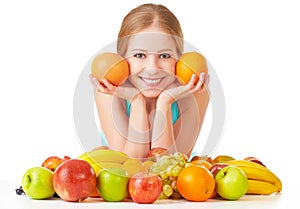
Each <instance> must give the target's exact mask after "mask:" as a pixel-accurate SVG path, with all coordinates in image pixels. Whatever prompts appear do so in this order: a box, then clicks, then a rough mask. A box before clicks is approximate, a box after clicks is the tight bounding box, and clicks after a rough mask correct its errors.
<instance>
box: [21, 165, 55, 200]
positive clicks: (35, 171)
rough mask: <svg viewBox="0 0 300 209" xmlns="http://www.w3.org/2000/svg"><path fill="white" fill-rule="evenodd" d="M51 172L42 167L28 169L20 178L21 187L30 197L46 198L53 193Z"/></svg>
mask: <svg viewBox="0 0 300 209" xmlns="http://www.w3.org/2000/svg"><path fill="white" fill-rule="evenodd" d="M52 178H53V172H52V171H50V170H49V169H47V168H44V167H33V168H30V169H28V170H27V171H26V172H25V174H24V175H23V178H22V187H23V190H24V192H25V194H26V195H28V196H29V197H31V198H32V199H38V200H41V199H47V198H49V197H52V195H53V194H54V193H55V192H54V189H53V185H52Z"/></svg>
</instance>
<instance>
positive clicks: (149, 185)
mask: <svg viewBox="0 0 300 209" xmlns="http://www.w3.org/2000/svg"><path fill="white" fill-rule="evenodd" d="M128 192H129V195H130V197H131V199H132V200H133V201H134V202H136V203H144V204H150V203H153V202H155V201H156V200H157V199H158V198H159V196H160V194H161V192H162V180H161V178H160V177H159V176H157V175H155V174H149V173H146V172H140V173H136V174H134V175H133V176H132V177H130V179H129V182H128Z"/></svg>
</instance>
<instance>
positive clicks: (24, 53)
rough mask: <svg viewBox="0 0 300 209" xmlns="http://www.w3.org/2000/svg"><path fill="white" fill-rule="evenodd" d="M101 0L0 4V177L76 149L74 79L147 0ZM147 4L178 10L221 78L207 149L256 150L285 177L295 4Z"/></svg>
mask: <svg viewBox="0 0 300 209" xmlns="http://www.w3.org/2000/svg"><path fill="white" fill-rule="evenodd" d="M103 2H104V1H99V0H95V1H91V0H87V1H78V0H72V1H69V0H67V1H61V0H51V1H40V0H36V1H33V0H26V1H21V0H20V1H16V0H11V1H6V2H4V1H1V2H0V23H1V24H0V27H1V32H0V72H1V75H0V93H1V94H0V96H1V103H0V104H1V106H0V107H1V108H0V139H1V151H0V155H1V156H0V159H1V173H0V178H1V179H14V180H16V179H17V180H21V177H22V175H23V173H24V172H25V171H26V170H27V169H28V168H30V167H33V166H39V165H40V164H41V163H42V161H43V160H44V159H45V158H47V157H49V156H51V155H57V156H64V155H69V156H70V157H77V156H78V155H80V154H81V153H82V151H83V150H82V148H81V146H80V144H79V141H78V139H77V136H76V133H75V130H74V125H73V112H72V111H73V94H74V90H75V85H76V82H77V79H78V77H79V75H80V73H81V71H82V70H83V68H84V66H85V64H86V63H87V61H88V60H89V59H90V58H91V57H92V56H93V55H94V54H95V53H96V52H97V51H99V50H100V49H101V48H102V47H104V46H106V45H107V44H109V43H111V42H112V41H115V40H116V37H117V33H118V30H119V28H120V24H121V21H122V19H123V17H124V16H125V15H126V14H127V13H128V12H129V10H131V9H132V8H134V7H136V6H138V5H140V4H142V3H144V2H148V1H141V0H140V1H136V0H135V1H134V0H131V1H115V0H110V1H106V3H103ZM151 2H153V3H162V4H164V5H166V6H167V7H168V8H169V9H170V10H171V11H172V12H173V13H174V14H175V15H176V16H177V17H178V19H179V21H180V22H181V25H182V29H183V32H184V36H185V40H186V41H188V42H189V43H192V44H193V45H194V46H195V47H197V48H198V49H199V50H200V51H201V52H202V53H203V54H204V55H205V56H206V58H207V59H208V60H209V62H210V63H211V64H212V66H213V67H214V69H215V71H216V73H217V74H218V76H219V79H220V81H221V83H222V86H223V90H224V93H225V99H226V124H225V127H224V132H223V136H222V141H221V143H220V145H219V147H218V149H217V151H216V152H215V153H214V154H213V156H216V155H218V154H226V155H231V156H233V157H235V158H244V157H246V156H256V157H258V158H260V159H261V160H262V161H263V162H264V163H265V164H267V165H268V167H269V168H270V169H271V170H273V171H274V172H275V173H276V174H277V175H278V176H279V177H281V178H283V177H285V178H286V179H288V177H287V176H288V175H290V174H291V170H295V169H297V168H295V163H296V162H297V159H298V158H299V156H298V155H299V154H298V153H297V152H298V150H299V148H298V147H297V146H296V143H297V141H298V140H299V139H300V134H299V127H300V123H299V117H300V110H299V107H300V100H299V93H298V91H299V89H300V83H299V77H298V76H299V73H298V72H299V70H300V64H299V55H300V38H299V37H300V30H299V29H298V28H299V25H300V22H299V20H300V13H299V9H300V8H299V4H298V2H297V1H291V0H284V1H283V0H281V1H275V0H269V1H268V0H265V1H261V0H260V1H258V0H252V1H238V0H227V1H221V0H220V1H198V0H197V1H186V2H184V1H182V0H180V1H175V0H172V1H151ZM187 2H188V3H187ZM289 179H292V177H291V178H289ZM16 186H17V185H16Z"/></svg>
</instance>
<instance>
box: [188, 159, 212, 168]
mask: <svg viewBox="0 0 300 209" xmlns="http://www.w3.org/2000/svg"><path fill="white" fill-rule="evenodd" d="M191 163H192V164H194V165H200V166H204V167H205V168H207V169H208V170H209V169H210V168H211V166H212V164H211V163H209V162H207V161H205V160H193V161H192V162H191Z"/></svg>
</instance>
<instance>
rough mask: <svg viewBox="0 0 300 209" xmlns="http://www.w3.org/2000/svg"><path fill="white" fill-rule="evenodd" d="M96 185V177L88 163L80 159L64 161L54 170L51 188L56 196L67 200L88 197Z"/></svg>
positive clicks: (80, 199) (72, 200)
mask: <svg viewBox="0 0 300 209" xmlns="http://www.w3.org/2000/svg"><path fill="white" fill-rule="evenodd" d="M96 187H97V178H96V174H95V172H94V169H93V168H92V167H91V166H90V164H89V163H88V162H86V161H84V160H80V159H70V160H67V161H64V162H63V163H62V164H61V165H60V166H59V167H58V168H57V169H56V170H55V172H54V175H53V188H54V191H55V192H56V193H57V194H58V196H59V197H60V198H61V199H63V200H65V201H69V202H80V201H82V200H84V199H86V198H87V197H90V196H91V195H92V194H93V193H94V192H95V188H96Z"/></svg>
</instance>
